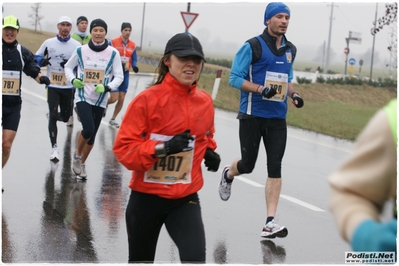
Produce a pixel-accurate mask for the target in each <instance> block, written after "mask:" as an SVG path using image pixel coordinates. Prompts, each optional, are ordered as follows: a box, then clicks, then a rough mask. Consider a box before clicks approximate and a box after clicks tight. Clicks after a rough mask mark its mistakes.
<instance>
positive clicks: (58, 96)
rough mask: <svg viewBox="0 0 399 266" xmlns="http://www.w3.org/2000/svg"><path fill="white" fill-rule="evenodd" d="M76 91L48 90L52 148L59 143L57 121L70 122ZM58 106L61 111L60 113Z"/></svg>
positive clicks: (49, 128) (49, 127)
mask: <svg viewBox="0 0 399 266" xmlns="http://www.w3.org/2000/svg"><path fill="white" fill-rule="evenodd" d="M73 94H74V90H71V89H53V88H49V89H47V103H48V109H49V121H48V131H49V135H50V142H51V147H53V146H54V144H56V143H57V134H58V129H57V121H62V122H68V119H69V117H70V116H71V114H72V106H73ZM58 106H59V107H60V108H59V109H60V111H59V112H58Z"/></svg>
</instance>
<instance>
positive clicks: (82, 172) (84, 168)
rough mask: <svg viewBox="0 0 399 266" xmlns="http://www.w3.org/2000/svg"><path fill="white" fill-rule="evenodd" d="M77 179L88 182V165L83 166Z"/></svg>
mask: <svg viewBox="0 0 399 266" xmlns="http://www.w3.org/2000/svg"><path fill="white" fill-rule="evenodd" d="M76 178H77V179H80V180H86V179H87V173H86V165H84V164H82V167H81V171H80V174H79V175H77V176H76Z"/></svg>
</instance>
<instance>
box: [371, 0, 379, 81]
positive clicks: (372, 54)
mask: <svg viewBox="0 0 399 266" xmlns="http://www.w3.org/2000/svg"><path fill="white" fill-rule="evenodd" d="M377 10H378V3H376V4H375V20H374V32H375V28H376V27H377ZM375 35H376V34H373V48H372V50H371V66H370V80H372V78H373V63H374V45H375Z"/></svg>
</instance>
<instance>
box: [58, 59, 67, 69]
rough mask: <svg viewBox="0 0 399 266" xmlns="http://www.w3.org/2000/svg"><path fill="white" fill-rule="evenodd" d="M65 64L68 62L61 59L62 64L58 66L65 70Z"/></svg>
mask: <svg viewBox="0 0 399 266" xmlns="http://www.w3.org/2000/svg"><path fill="white" fill-rule="evenodd" d="M66 62H68V60H66V59H62V62H61V63H60V66H61V67H62V68H65V64H66Z"/></svg>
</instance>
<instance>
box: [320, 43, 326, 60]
mask: <svg viewBox="0 0 399 266" xmlns="http://www.w3.org/2000/svg"><path fill="white" fill-rule="evenodd" d="M325 56H326V41H324V42H323V59H322V61H321V65H322V66H324V57H325Z"/></svg>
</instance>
